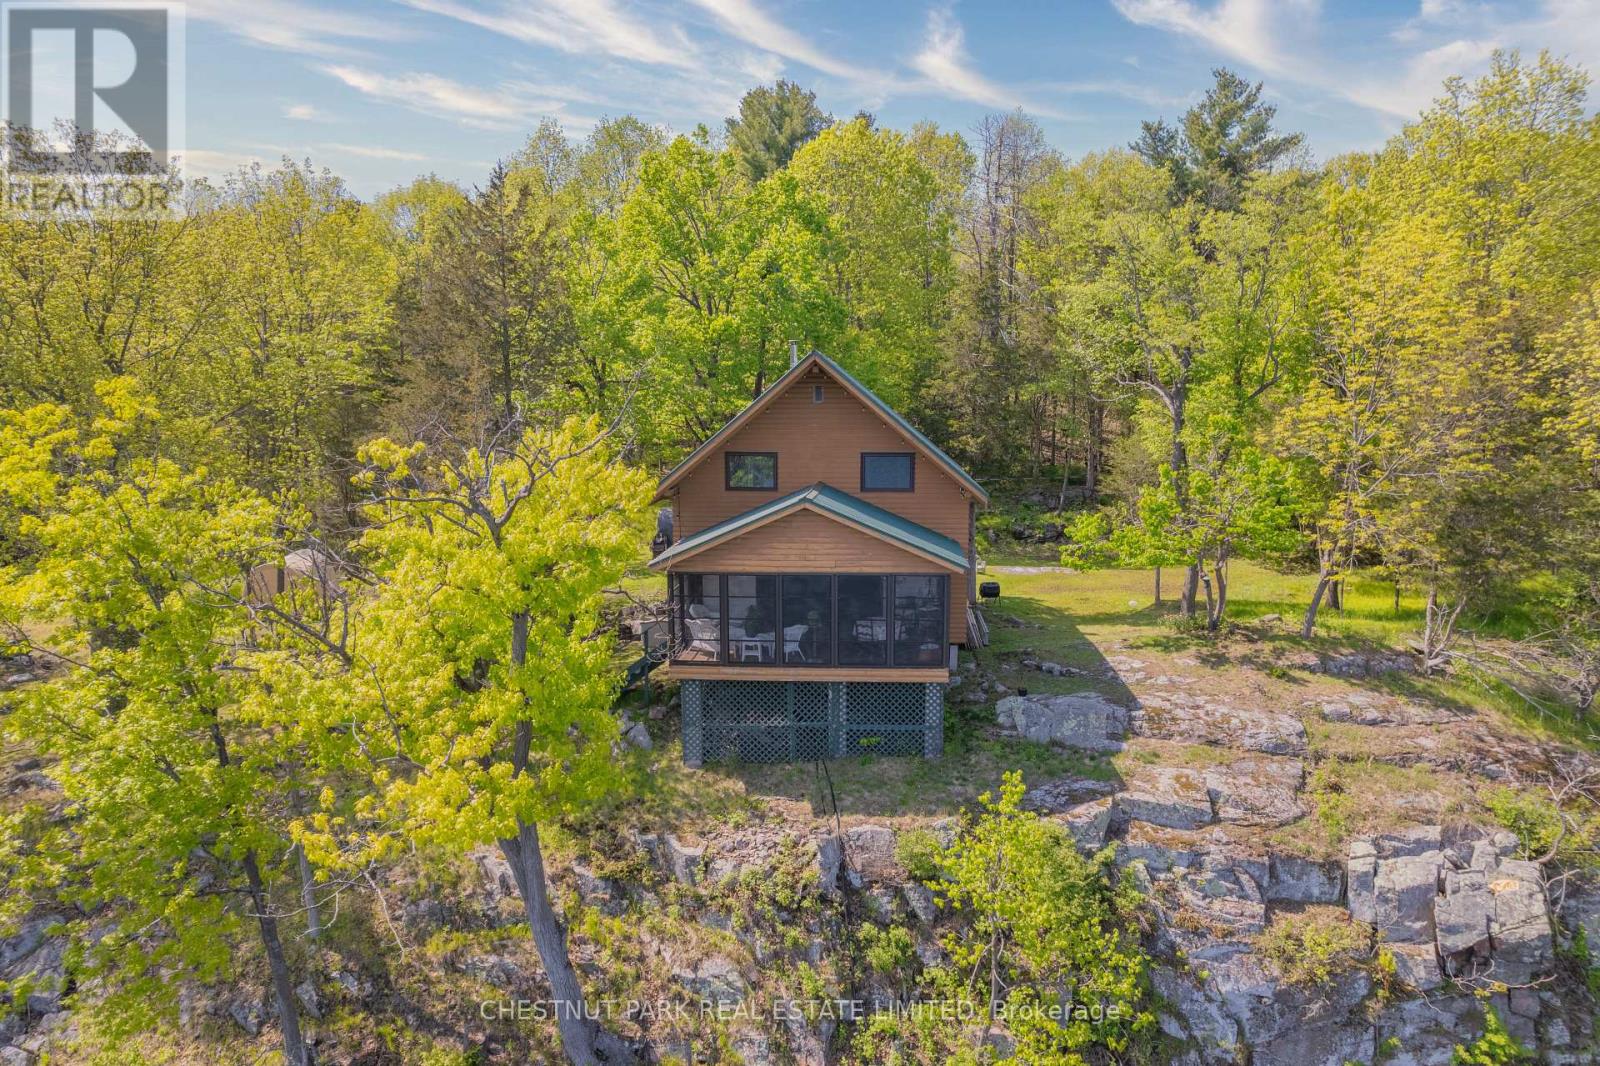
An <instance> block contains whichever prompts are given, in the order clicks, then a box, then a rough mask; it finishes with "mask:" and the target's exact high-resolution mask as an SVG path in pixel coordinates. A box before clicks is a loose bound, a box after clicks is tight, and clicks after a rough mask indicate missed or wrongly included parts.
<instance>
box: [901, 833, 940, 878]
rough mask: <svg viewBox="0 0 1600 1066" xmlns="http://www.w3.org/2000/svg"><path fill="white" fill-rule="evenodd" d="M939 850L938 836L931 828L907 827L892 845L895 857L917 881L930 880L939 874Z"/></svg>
mask: <svg viewBox="0 0 1600 1066" xmlns="http://www.w3.org/2000/svg"><path fill="white" fill-rule="evenodd" d="M941 850H942V849H941V847H940V845H939V838H938V837H937V836H935V835H934V833H933V830H931V829H907V830H906V831H905V832H903V833H901V834H900V836H899V838H898V839H896V841H895V845H894V855H895V858H897V859H899V860H900V865H901V866H904V867H905V868H906V872H907V873H909V874H910V875H911V876H912V877H914V878H916V879H917V880H918V881H932V880H934V879H935V878H937V877H938V876H939V853H940V851H941Z"/></svg>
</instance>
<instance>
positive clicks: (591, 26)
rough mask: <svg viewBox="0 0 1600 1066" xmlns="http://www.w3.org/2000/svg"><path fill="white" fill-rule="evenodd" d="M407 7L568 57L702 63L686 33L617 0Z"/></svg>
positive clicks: (461, 0) (414, 1)
mask: <svg viewBox="0 0 1600 1066" xmlns="http://www.w3.org/2000/svg"><path fill="white" fill-rule="evenodd" d="M404 2H405V3H407V4H409V5H410V6H412V7H414V8H416V9H418V10H420V11H426V12H429V13H430V14H435V15H441V16H444V17H446V18H453V19H456V20H458V21H460V22H465V23H468V24H469V25H473V26H477V27H478V28H480V29H485V30H489V31H490V32H492V33H498V34H500V35H502V36H505V37H510V38H511V39H513V40H517V41H523V42H526V43H528V44H540V45H544V46H546V47H549V48H556V49H559V50H561V51H563V52H571V53H595V54H600V55H609V56H615V57H616V58H618V59H626V60H631V61H634V62H640V63H654V64H657V65H660V66H669V67H681V68H688V67H692V66H694V65H695V63H696V53H695V49H694V48H693V46H692V45H691V44H690V42H689V39H688V37H687V36H685V35H684V33H683V31H682V30H681V29H679V28H678V27H677V26H668V27H661V28H658V27H656V26H654V25H652V24H650V23H648V22H644V21H641V20H639V19H636V18H634V17H632V16H631V15H628V14H627V13H626V12H624V11H623V10H621V8H619V7H618V6H617V4H616V3H615V0H520V2H496V3H492V4H487V5H486V4H480V3H474V2H472V0H404Z"/></svg>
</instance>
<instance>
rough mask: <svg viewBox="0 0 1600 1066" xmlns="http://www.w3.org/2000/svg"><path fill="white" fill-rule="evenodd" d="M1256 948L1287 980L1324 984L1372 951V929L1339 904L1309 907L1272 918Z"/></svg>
mask: <svg viewBox="0 0 1600 1066" xmlns="http://www.w3.org/2000/svg"><path fill="white" fill-rule="evenodd" d="M1256 949H1257V950H1258V951H1260V952H1261V954H1262V955H1264V956H1266V957H1267V958H1268V959H1271V960H1272V962H1273V963H1274V965H1276V966H1277V967H1278V972H1279V973H1281V974H1282V975H1283V978H1284V980H1286V981H1288V982H1289V983H1290V984H1297V985H1325V984H1328V983H1329V982H1330V981H1332V980H1333V979H1334V978H1336V977H1338V976H1339V975H1341V974H1343V973H1347V972H1348V971H1350V970H1351V969H1353V968H1355V967H1356V966H1359V965H1361V963H1362V961H1363V960H1364V959H1365V958H1366V956H1367V955H1368V954H1369V953H1370V952H1371V951H1372V929H1371V928H1370V927H1369V926H1367V925H1365V924H1363V923H1361V922H1357V921H1353V920H1351V918H1350V916H1349V915H1348V914H1347V913H1346V912H1345V911H1344V910H1343V909H1341V908H1339V907H1309V908H1307V909H1306V910H1304V911H1301V912H1299V913H1297V914H1279V915H1277V916H1276V917H1275V918H1273V920H1272V924H1271V925H1270V926H1268V928H1267V930H1266V932H1264V933H1262V934H1261V935H1260V936H1258V937H1256Z"/></svg>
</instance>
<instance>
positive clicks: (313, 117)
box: [283, 104, 328, 122]
mask: <svg viewBox="0 0 1600 1066" xmlns="http://www.w3.org/2000/svg"><path fill="white" fill-rule="evenodd" d="M283 117H284V118H292V119H294V120H295V121H296V122H326V121H328V116H327V115H325V114H323V113H322V111H321V110H320V109H318V108H317V107H316V106H315V105H314V104H291V105H289V106H288V107H286V108H284V109H283Z"/></svg>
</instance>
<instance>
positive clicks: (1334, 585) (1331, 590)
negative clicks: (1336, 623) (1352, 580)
mask: <svg viewBox="0 0 1600 1066" xmlns="http://www.w3.org/2000/svg"><path fill="white" fill-rule="evenodd" d="M1328 607H1329V608H1330V609H1332V610H1335V611H1338V612H1339V613H1340V614H1343V613H1344V580H1343V579H1342V578H1340V577H1338V576H1335V577H1334V578H1333V580H1332V581H1330V582H1329V583H1328Z"/></svg>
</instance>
